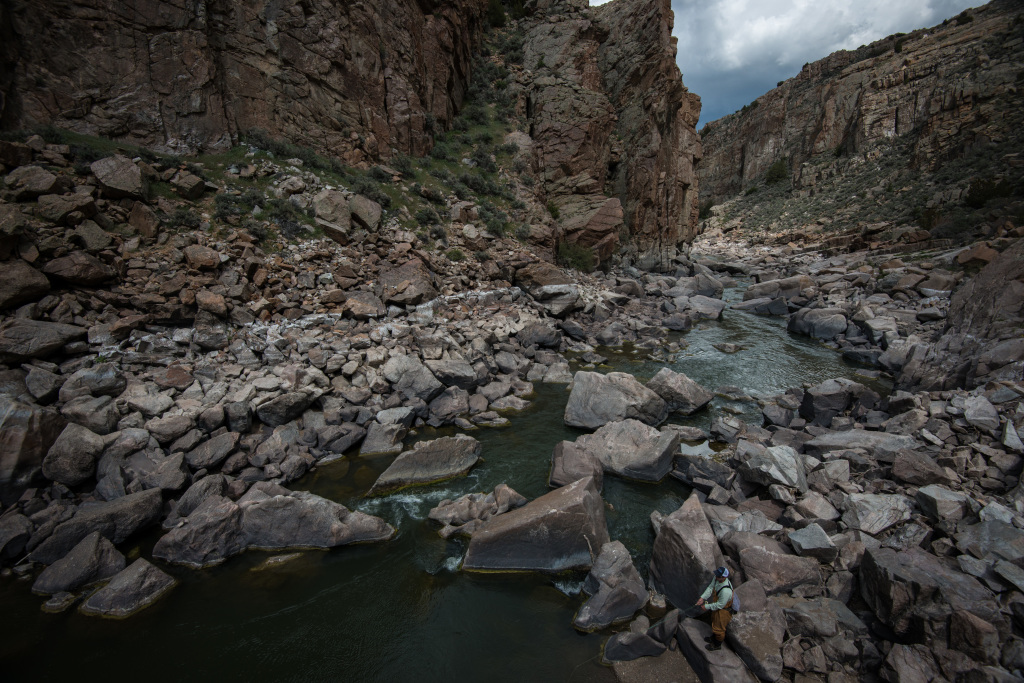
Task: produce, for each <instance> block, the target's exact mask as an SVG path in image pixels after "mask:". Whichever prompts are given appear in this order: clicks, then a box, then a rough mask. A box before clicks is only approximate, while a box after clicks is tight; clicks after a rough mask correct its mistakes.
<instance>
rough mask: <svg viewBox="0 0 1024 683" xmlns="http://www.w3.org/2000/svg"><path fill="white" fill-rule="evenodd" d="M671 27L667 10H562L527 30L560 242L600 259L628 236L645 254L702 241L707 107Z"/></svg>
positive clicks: (537, 150)
mask: <svg viewBox="0 0 1024 683" xmlns="http://www.w3.org/2000/svg"><path fill="white" fill-rule="evenodd" d="M556 12H559V14H558V16H557V20H553V17H552V16H551V15H552V14H555V13H556ZM672 23H673V13H672V8H671V3H670V2H669V0H624V1H620V2H614V3H608V4H606V5H602V6H600V7H593V8H589V9H588V8H583V7H577V6H574V5H572V4H568V5H566V4H564V3H563V4H562V5H560V6H558V7H555V8H551V9H549V10H548V11H547V12H546V13H538V15H537V16H536V17H535V18H534V20H533V21H532V22H531V23H529V24H528V26H527V37H526V44H525V49H524V54H525V59H524V63H525V65H526V68H527V69H530V70H532V71H533V78H532V81H531V82H529V83H528V84H527V88H528V94H527V112H526V113H527V116H528V118H529V120H530V134H531V136H532V137H533V139H534V146H533V151H534V154H535V162H536V164H537V168H538V170H539V171H540V174H541V180H542V183H543V189H544V192H545V194H546V195H547V196H548V198H549V200H550V201H551V202H552V203H553V204H554V205H555V206H557V207H558V209H559V214H560V218H559V220H560V224H559V226H558V228H557V229H556V231H555V239H556V240H557V241H565V242H569V243H573V244H579V245H581V246H584V247H587V248H589V249H591V250H592V251H593V252H594V253H595V255H596V256H597V257H598V258H599V259H605V258H607V257H608V256H609V255H610V254H611V253H612V252H613V251H614V250H615V248H616V247H617V246H618V237H619V232H620V230H621V229H622V228H623V227H625V229H626V230H627V231H628V233H629V235H630V236H631V239H632V241H633V243H634V245H635V246H636V248H637V250H638V251H639V252H640V253H649V252H654V253H662V252H663V251H664V250H669V251H671V250H672V249H673V248H674V247H675V246H676V245H678V244H681V243H684V242H688V241H690V240H692V239H693V237H695V236H696V232H695V230H696V225H697V192H696V176H695V174H694V164H695V163H696V161H697V160H698V159H699V158H700V155H701V151H700V149H701V148H700V139H699V137H698V136H697V133H696V128H695V126H696V123H697V119H698V118H699V116H700V98H699V97H697V96H696V95H694V94H692V93H690V92H688V91H687V90H686V87H685V86H684V85H683V81H682V75H681V74H680V72H679V68H678V67H677V66H676V63H675V55H676V43H675V38H673V37H672V36H671V31H672ZM606 195H610V196H611V199H608V197H607V196H606Z"/></svg>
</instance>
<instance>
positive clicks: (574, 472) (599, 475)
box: [548, 441, 604, 491]
mask: <svg viewBox="0 0 1024 683" xmlns="http://www.w3.org/2000/svg"><path fill="white" fill-rule="evenodd" d="M585 477H593V479H594V485H595V486H596V487H597V490H598V491H600V490H601V487H602V484H603V480H604V465H602V464H601V461H600V460H599V459H598V458H597V456H596V455H594V454H593V453H591V452H590V451H587V450H585V449H583V448H582V447H581V446H580V445H579V444H578V443H576V442H573V441H559V442H558V443H557V444H555V448H554V450H553V451H552V452H551V472H550V474H549V475H548V485H549V486H565V485H566V484H571V483H572V482H574V481H576V480H577V479H583V478H585Z"/></svg>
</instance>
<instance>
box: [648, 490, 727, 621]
mask: <svg viewBox="0 0 1024 683" xmlns="http://www.w3.org/2000/svg"><path fill="white" fill-rule="evenodd" d="M651 521H652V523H653V524H654V527H655V534H656V535H655V538H654V546H653V547H652V549H651V562H650V573H651V583H652V585H653V586H654V588H655V589H656V590H658V591H659V592H660V593H662V594H664V595H665V597H667V598H668V599H669V601H670V602H671V603H672V604H673V605H675V606H676V607H679V608H681V609H685V608H687V607H690V606H691V605H693V604H694V603H696V602H697V598H699V597H700V594H701V592H702V591H703V590H704V589H705V588H706V587H707V585H708V583H710V581H711V577H712V576H713V574H714V571H715V569H716V568H717V567H720V566H722V565H723V564H724V558H723V557H722V551H721V549H720V548H719V547H718V540H717V539H716V538H715V534H714V532H713V531H712V530H711V524H710V523H709V522H708V518H707V517H706V516H705V514H704V510H703V508H702V507H701V504H700V499H699V498H698V497H697V494H692V495H691V496H690V497H689V498H687V499H686V502H685V503H683V504H682V505H681V506H679V509H678V510H676V511H675V512H673V513H672V514H670V515H668V516H667V517H662V516H661V515H660V514H658V513H652V515H651Z"/></svg>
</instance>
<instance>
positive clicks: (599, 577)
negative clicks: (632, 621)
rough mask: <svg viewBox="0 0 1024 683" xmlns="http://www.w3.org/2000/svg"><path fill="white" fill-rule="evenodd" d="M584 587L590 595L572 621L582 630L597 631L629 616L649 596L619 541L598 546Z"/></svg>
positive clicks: (645, 601) (643, 603)
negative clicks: (598, 551) (598, 552)
mask: <svg viewBox="0 0 1024 683" xmlns="http://www.w3.org/2000/svg"><path fill="white" fill-rule="evenodd" d="M583 590H584V591H586V592H587V593H588V594H589V595H590V596H591V598H590V599H589V600H587V601H586V602H585V603H583V606H582V607H580V609H579V611H578V612H577V613H576V617H575V618H574V619H573V625H574V626H575V627H576V628H578V629H579V630H581V631H596V630H598V629H602V628H605V627H606V626H611V625H612V624H616V623H619V622H622V621H625V620H627V619H629V618H631V617H632V616H633V615H634V614H635V613H636V611H637V610H638V609H640V608H641V607H643V606H644V605H645V604H646V603H647V597H648V594H647V588H646V586H644V581H643V579H642V578H641V577H640V573H639V572H638V571H637V570H636V567H634V566H633V560H632V558H630V556H629V551H628V550H626V546H624V545H622V542H621V541H611V542H609V543H605V544H604V545H603V546H601V553H600V554H599V555H598V556H597V560H596V561H595V562H594V566H593V567H592V568H591V569H590V573H589V574H587V578H586V581H585V582H584V583H583Z"/></svg>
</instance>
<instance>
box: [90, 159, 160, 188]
mask: <svg viewBox="0 0 1024 683" xmlns="http://www.w3.org/2000/svg"><path fill="white" fill-rule="evenodd" d="M89 168H90V170H92V173H93V175H94V176H96V182H98V183H99V186H100V189H101V190H102V191H103V194H104V195H106V196H107V197H110V198H111V199H122V198H124V197H131V198H133V199H145V198H146V179H145V177H144V176H143V175H142V169H140V168H139V167H138V166H136V165H135V162H133V161H132V160H131V159H129V158H128V157H125V156H121V155H120V154H115V155H114V156H112V157H106V158H105V159H100V160H99V161H94V162H92V165H91V166H90V167H89Z"/></svg>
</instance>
